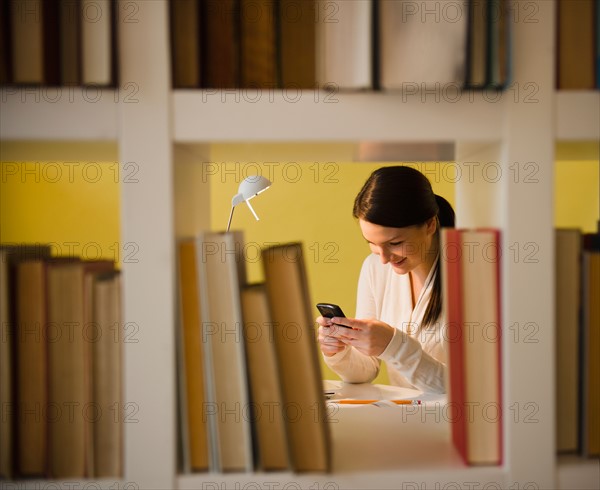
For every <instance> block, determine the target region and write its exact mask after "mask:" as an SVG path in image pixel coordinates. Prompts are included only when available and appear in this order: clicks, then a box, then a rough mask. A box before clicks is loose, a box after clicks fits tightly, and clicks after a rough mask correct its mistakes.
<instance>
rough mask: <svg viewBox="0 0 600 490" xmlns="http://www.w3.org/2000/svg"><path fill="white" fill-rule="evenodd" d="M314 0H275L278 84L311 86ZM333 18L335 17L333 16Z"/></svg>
mask: <svg viewBox="0 0 600 490" xmlns="http://www.w3.org/2000/svg"><path fill="white" fill-rule="evenodd" d="M315 9H316V3H315V0H280V1H279V16H278V20H279V32H280V34H279V35H280V43H279V44H280V45H279V50H280V51H279V57H280V66H281V87H282V88H284V89H293V90H302V89H308V90H314V88H315V85H316V22H315V19H316V15H317V14H316V10H315ZM334 20H335V19H334Z"/></svg>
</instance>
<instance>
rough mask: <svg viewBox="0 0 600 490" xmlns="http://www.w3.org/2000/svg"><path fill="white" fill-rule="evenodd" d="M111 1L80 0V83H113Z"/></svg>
mask: <svg viewBox="0 0 600 490" xmlns="http://www.w3.org/2000/svg"><path fill="white" fill-rule="evenodd" d="M113 8H114V5H113V1H112V0H81V17H80V18H81V58H82V59H81V83H82V84H83V85H99V86H111V85H113V84H114V82H115V80H114V73H113V70H114V63H115V61H114V59H113V56H114V53H113V49H114V48H113V36H114V35H115V33H114V19H113V15H114V12H113Z"/></svg>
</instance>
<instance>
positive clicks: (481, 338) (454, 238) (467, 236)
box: [441, 229, 502, 465]
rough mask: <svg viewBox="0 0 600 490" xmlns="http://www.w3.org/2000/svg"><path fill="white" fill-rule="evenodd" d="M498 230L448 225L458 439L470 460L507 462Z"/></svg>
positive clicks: (451, 394) (452, 398) (446, 280)
mask: <svg viewBox="0 0 600 490" xmlns="http://www.w3.org/2000/svg"><path fill="white" fill-rule="evenodd" d="M500 255H501V254H500V249H499V233H498V231H497V230H450V229H447V230H443V232H442V254H441V256H442V281H443V294H444V300H445V303H444V310H445V317H446V323H447V327H448V328H447V338H448V346H449V349H448V358H449V360H448V399H449V407H450V408H451V414H452V416H451V423H452V441H453V443H454V446H455V447H456V449H457V451H458V453H459V454H460V456H461V457H462V459H463V460H464V462H465V463H466V464H469V465H497V464H501V462H502V397H501V387H502V385H501V368H500V360H501V357H500V354H501V345H500V342H501V335H500V333H501V328H500V267H499V265H500V264H499V261H500Z"/></svg>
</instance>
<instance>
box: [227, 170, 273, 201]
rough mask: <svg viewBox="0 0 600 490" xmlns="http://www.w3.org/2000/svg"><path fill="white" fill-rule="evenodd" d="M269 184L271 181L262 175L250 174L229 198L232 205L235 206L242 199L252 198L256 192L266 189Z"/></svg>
mask: <svg viewBox="0 0 600 490" xmlns="http://www.w3.org/2000/svg"><path fill="white" fill-rule="evenodd" d="M270 185H271V181H270V180H269V179H267V178H265V177H263V176H262V175H251V176H250V177H246V178H245V179H244V180H243V181H242V182H241V183H240V186H239V188H238V193H237V194H236V195H235V196H233V199H232V200H231V205H232V206H237V205H238V204H239V203H241V202H243V201H248V200H249V199H252V198H253V197H254V196H256V195H257V194H260V193H261V192H262V191H264V190H266V189H267V188H268V187H269V186H270Z"/></svg>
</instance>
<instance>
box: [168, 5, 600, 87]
mask: <svg viewBox="0 0 600 490" xmlns="http://www.w3.org/2000/svg"><path fill="white" fill-rule="evenodd" d="M558 5H559V7H558V12H557V18H558V23H557V46H558V48H557V52H556V62H557V87H558V88H560V89H593V88H598V87H600V75H599V74H600V34H599V33H598V31H599V29H598V24H599V23H600V20H599V19H600V12H598V10H599V7H598V6H597V2H594V0H575V1H573V0H559V2H558ZM530 7H531V8H532V9H534V8H535V6H534V5H533V4H532V5H528V6H527V9H529V8H530ZM522 8H523V7H522V6H520V5H518V4H515V3H514V2H511V1H510V0H461V1H459V2H443V1H432V2H414V1H412V0H353V1H351V2H349V1H344V0H337V1H331V0H281V1H280V2H272V1H270V0H224V1H222V2H220V3H219V4H218V5H215V4H214V3H211V2H210V1H202V0H174V1H171V4H170V22H171V54H172V62H171V65H172V80H173V87H174V88H207V89H211V88H217V89H218V88H266V89H273V88H294V89H315V88H325V89H327V88H329V89H333V90H337V89H341V90H357V89H366V90H370V89H374V90H378V89H382V90H402V89H404V90H413V89H414V88H415V87H416V88H418V89H424V88H426V89H430V88H436V87H437V88H440V87H442V88H443V87H450V86H452V87H455V88H456V89H462V88H470V89H504V88H506V87H507V86H508V85H509V84H510V83H511V81H512V75H511V66H512V27H511V26H512V25H513V24H514V23H517V22H532V23H537V22H539V19H537V18H536V12H533V11H529V10H528V11H526V12H521V11H519V9H522ZM514 9H516V10H514ZM527 9H526V10H527Z"/></svg>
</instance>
